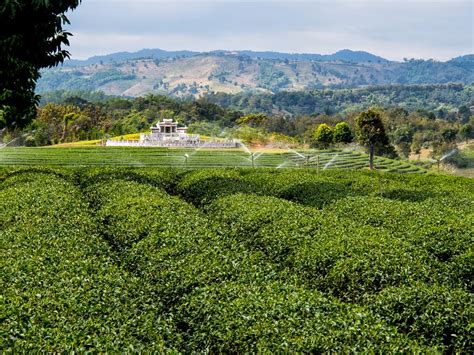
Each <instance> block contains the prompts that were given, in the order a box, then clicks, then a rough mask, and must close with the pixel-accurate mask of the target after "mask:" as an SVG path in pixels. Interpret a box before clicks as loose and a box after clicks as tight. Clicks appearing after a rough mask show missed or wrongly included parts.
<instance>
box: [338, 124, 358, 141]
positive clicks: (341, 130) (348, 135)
mask: <svg viewBox="0 0 474 355" xmlns="http://www.w3.org/2000/svg"><path fill="white" fill-rule="evenodd" d="M353 139H354V136H353V135H352V131H351V127H350V126H349V125H348V124H347V122H339V123H338V124H336V126H335V127H334V142H336V143H350V142H352V140H353Z"/></svg>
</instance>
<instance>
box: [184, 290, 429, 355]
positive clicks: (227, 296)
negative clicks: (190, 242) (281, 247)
mask: <svg viewBox="0 0 474 355" xmlns="http://www.w3.org/2000/svg"><path fill="white" fill-rule="evenodd" d="M179 311H180V314H182V315H183V321H184V322H185V323H186V324H187V326H188V327H189V328H187V329H186V336H185V338H184V339H185V341H186V348H185V350H186V352H192V351H193V350H194V349H197V348H198V349H201V350H204V351H206V352H211V353H229V352H231V353H248V352H251V353H254V352H263V353H275V352H276V353H279V352H315V353H324V352H341V353H347V352H390V353H392V352H413V351H415V352H417V351H421V350H422V349H423V347H420V346H419V345H418V344H417V343H416V342H413V341H410V340H409V339H408V337H406V336H404V335H401V334H399V333H397V331H396V328H395V327H390V326H388V325H387V324H386V323H385V322H384V321H383V320H381V319H380V318H379V317H377V316H375V315H373V314H371V313H370V312H367V311H366V310H364V309H363V308H361V307H358V306H349V305H344V304H342V303H339V302H337V301H332V300H330V299H328V298H327V297H324V296H323V295H322V294H320V293H319V292H310V291H308V290H305V289H303V288H300V287H297V286H290V285H288V284H285V283H280V282H269V283H266V284H246V283H240V282H226V283H222V284H214V285H211V286H206V287H203V288H199V289H196V290H195V291H194V292H193V293H191V294H189V295H188V296H186V298H185V299H184V300H183V303H182V305H181V307H180V310H179ZM423 350H424V351H427V350H428V349H426V348H425V349H423ZM431 350H433V349H431Z"/></svg>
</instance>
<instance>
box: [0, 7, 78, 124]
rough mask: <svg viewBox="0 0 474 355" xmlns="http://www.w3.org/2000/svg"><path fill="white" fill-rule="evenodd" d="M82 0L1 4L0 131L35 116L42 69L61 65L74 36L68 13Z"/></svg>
mask: <svg viewBox="0 0 474 355" xmlns="http://www.w3.org/2000/svg"><path fill="white" fill-rule="evenodd" d="M80 2H81V0H22V1H18V0H3V1H2V4H1V5H0V24H1V25H0V53H2V55H1V56H0V129H1V128H4V127H9V128H13V129H14V128H22V127H24V126H26V125H27V124H28V123H29V122H30V121H31V120H32V119H33V118H34V116H35V111H36V104H37V103H38V100H39V97H38V96H37V95H35V92H34V90H35V86H36V81H37V80H38V78H39V77H40V73H39V70H40V69H41V68H44V67H52V66H55V65H57V64H59V63H62V62H63V61H64V59H66V58H68V57H69V52H68V51H66V50H64V49H62V46H63V45H69V40H68V37H69V36H71V33H69V32H67V31H64V30H63V25H66V24H69V20H68V18H67V17H66V16H65V13H66V12H67V11H68V10H71V9H74V8H76V7H77V6H78V5H79V3H80Z"/></svg>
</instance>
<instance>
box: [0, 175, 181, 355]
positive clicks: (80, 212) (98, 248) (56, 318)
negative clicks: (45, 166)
mask: <svg viewBox="0 0 474 355" xmlns="http://www.w3.org/2000/svg"><path fill="white" fill-rule="evenodd" d="M0 239H1V240H2V243H1V248H0V268H1V272H0V275H1V276H0V287H1V289H2V297H1V298H0V304H1V307H0V313H1V315H0V317H1V319H2V325H1V333H2V336H1V342H0V348H1V349H2V350H3V351H6V352H37V351H48V352H66V351H68V352H69V351H80V352H86V351H91V352H105V351H112V352H120V351H125V350H126V349H128V350H129V351H133V350H136V351H139V350H147V349H148V350H151V349H154V350H161V351H163V350H165V349H166V347H165V342H164V338H165V337H166V336H167V334H172V331H171V328H170V327H168V325H167V323H166V322H165V321H163V320H162V319H161V317H160V312H161V307H160V305H159V302H154V301H150V298H149V293H148V291H147V288H146V287H144V286H143V285H142V284H141V283H140V282H139V281H138V279H136V278H135V277H133V276H132V275H130V274H128V273H127V272H124V271H123V270H121V269H119V268H118V267H117V266H116V265H115V264H114V262H113V258H111V256H110V249H109V247H108V245H107V244H106V243H105V242H104V241H103V240H102V239H101V238H100V237H99V235H98V233H97V231H96V228H95V225H94V221H93V219H92V218H91V216H90V215H89V214H88V211H87V204H85V203H84V202H83V201H82V198H81V194H80V192H79V190H78V189H77V188H75V187H74V186H73V185H72V184H71V183H69V182H67V181H65V180H64V179H61V178H59V177H57V176H53V175H51V174H45V173H37V172H35V173H29V172H23V173H21V174H15V175H13V176H11V177H9V178H7V179H6V180H4V181H3V182H2V183H1V184H0Z"/></svg>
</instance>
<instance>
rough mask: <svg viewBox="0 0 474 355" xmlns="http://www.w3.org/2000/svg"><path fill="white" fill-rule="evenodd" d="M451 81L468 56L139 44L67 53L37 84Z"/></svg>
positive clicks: (472, 78)
mask: <svg viewBox="0 0 474 355" xmlns="http://www.w3.org/2000/svg"><path fill="white" fill-rule="evenodd" d="M451 82H457V83H465V84H470V83H473V82H474V55H472V54H470V55H465V56H461V57H457V58H453V59H451V60H449V61H446V62H439V61H434V60H415V59H410V60H404V61H403V62H396V61H389V60H387V59H385V58H382V57H379V56H376V55H373V54H371V53H368V52H362V51H352V50H348V49H345V50H341V51H338V52H336V53H334V54H330V55H321V54H298V53H279V52H254V51H222V50H218V51H212V52H192V51H165V50H162V49H143V50H140V51H138V52H119V53H113V54H109V55H104V56H94V57H91V58H89V59H87V60H70V61H67V62H66V63H65V64H64V65H63V66H61V67H57V68H52V69H47V70H44V71H43V72H42V78H41V79H40V80H39V81H38V85H37V91H38V92H39V93H44V92H48V91H54V90H58V89H64V90H91V91H96V90H99V91H103V92H104V93H106V94H110V95H119V96H132V97H133V96H141V95H145V94H147V93H159V94H166V95H172V96H177V97H189V96H200V95H203V94H206V93H213V92H224V93H230V94H234V93H240V92H271V93H275V92H280V91H300V90H311V89H322V88H355V87H364V86H375V85H386V84H444V83H451Z"/></svg>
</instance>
